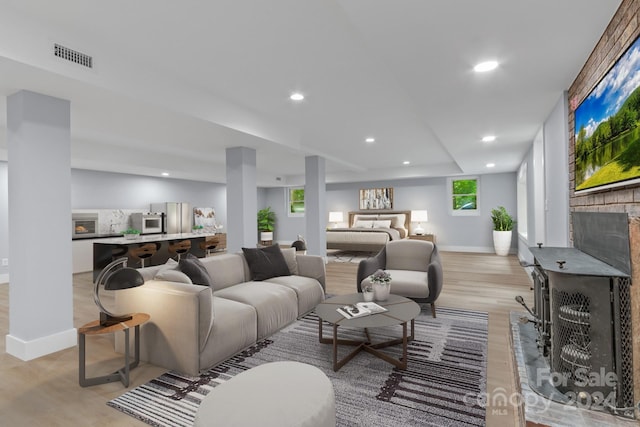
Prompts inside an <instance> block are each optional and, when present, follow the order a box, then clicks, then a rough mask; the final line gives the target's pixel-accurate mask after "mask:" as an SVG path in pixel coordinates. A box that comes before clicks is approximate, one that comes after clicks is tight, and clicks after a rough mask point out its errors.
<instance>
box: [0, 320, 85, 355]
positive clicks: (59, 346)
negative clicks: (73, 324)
mask: <svg viewBox="0 0 640 427" xmlns="http://www.w3.org/2000/svg"><path fill="white" fill-rule="evenodd" d="M5 343H6V350H7V353H8V354H10V355H12V356H15V357H17V358H18V359H20V360H24V361H27V360H33V359H36V358H38V357H41V356H46V355H47V354H51V353H55V352H56V351H60V350H64V349H66V348H69V347H74V346H75V345H76V344H77V343H78V331H77V329H76V328H71V329H68V330H66V331H62V332H58V333H56V334H53V335H47V336H46V337H41V338H37V339H35V340H31V341H24V340H22V339H20V338H17V337H14V336H13V335H7V336H6V338H5Z"/></svg>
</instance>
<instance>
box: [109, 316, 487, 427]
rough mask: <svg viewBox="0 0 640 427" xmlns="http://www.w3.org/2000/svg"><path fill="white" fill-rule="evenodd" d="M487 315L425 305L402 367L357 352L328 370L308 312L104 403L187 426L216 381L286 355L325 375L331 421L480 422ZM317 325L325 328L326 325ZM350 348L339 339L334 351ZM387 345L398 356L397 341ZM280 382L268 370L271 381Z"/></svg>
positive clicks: (382, 332) (149, 419) (390, 331)
mask: <svg viewBox="0 0 640 427" xmlns="http://www.w3.org/2000/svg"><path fill="white" fill-rule="evenodd" d="M487 323H488V316H487V313H482V312H475V311H469V310H459V309H451V308H445V307H438V317H437V318H435V319H434V318H433V317H432V316H431V311H430V308H428V307H425V308H423V310H422V312H421V313H420V315H419V316H418V318H417V319H416V322H415V327H416V338H415V340H413V341H411V342H410V343H409V351H408V368H407V370H405V371H402V370H398V369H396V368H394V367H393V366H391V365H390V364H388V363H386V362H384V361H382V360H380V359H378V358H376V357H374V356H372V355H370V354H368V353H366V352H362V353H359V354H358V355H357V356H356V357H355V358H354V359H353V360H351V361H350V362H349V363H347V364H346V365H345V366H344V367H342V369H340V370H339V371H338V372H334V371H333V369H332V353H331V352H332V346H331V345H328V344H320V343H319V342H318V318H317V317H316V316H315V315H314V314H309V315H307V316H305V317H303V318H302V319H300V320H298V321H296V322H295V323H293V324H292V325H290V326H288V327H286V328H285V329H282V330H281V331H279V332H277V333H276V334H274V335H272V336H271V337H269V339H265V340H262V341H260V342H258V343H257V344H255V345H254V346H252V347H250V348H248V349H247V350H245V351H243V352H242V353H240V354H238V355H236V356H234V357H232V358H230V359H229V360H227V361H225V362H223V363H222V364H220V365H218V366H216V367H215V368H212V369H211V370H209V371H208V372H206V373H204V374H202V375H200V376H199V377H187V376H183V375H180V374H178V373H176V372H168V373H166V374H163V375H161V376H160V377H158V378H156V379H154V380H152V381H150V382H148V383H146V384H143V385H141V386H139V387H136V388H135V389H132V390H131V391H129V392H127V393H125V394H123V395H121V396H119V397H117V398H116V399H113V400H111V401H110V402H108V403H107V404H108V405H109V406H111V407H113V408H116V409H118V410H120V411H122V412H124V413H126V414H128V415H131V416H132V417H135V418H137V419H138V420H140V421H143V422H145V423H147V424H150V425H153V426H191V425H193V421H194V418H195V414H196V411H197V409H198V405H199V404H200V402H201V401H202V399H204V398H205V396H206V395H207V393H209V392H210V391H211V390H212V389H213V388H214V387H216V386H217V385H219V384H221V383H223V382H225V381H228V380H230V379H232V378H233V377H234V376H235V375H237V374H238V373H240V372H243V371H246V370H247V369H251V368H253V367H255V366H258V365H261V364H263V363H268V362H274V361H280V360H293V361H298V362H303V363H308V364H311V365H313V366H317V367H318V368H320V369H321V370H322V371H323V372H324V373H325V374H326V375H327V376H328V377H329V378H330V380H331V382H332V384H333V387H334V391H335V398H336V420H337V425H338V426H360V425H366V426H381V427H382V426H384V427H388V426H417V425H420V426H430V425H433V426H476V425H478V426H479V425H484V424H485V408H484V407H483V406H482V405H481V402H482V398H481V396H482V395H483V394H484V393H485V389H486V359H487ZM324 328H325V332H324V333H325V336H329V335H330V333H331V332H330V331H331V326H330V325H329V324H325V325H324ZM340 332H341V335H342V336H343V337H345V338H352V339H353V338H361V337H362V335H363V332H362V330H359V329H353V330H350V329H347V328H344V327H343V328H340ZM371 332H372V334H371V335H372V341H374V342H375V341H377V340H386V339H388V338H389V337H391V336H393V337H398V336H399V335H400V334H401V329H400V326H397V327H393V328H378V329H372V330H371ZM351 349H352V347H346V348H344V347H341V348H340V350H341V353H340V354H339V357H343V356H344V355H345V354H346V353H347V352H349V351H351ZM386 350H387V352H388V354H389V355H391V356H393V357H396V358H397V357H400V352H401V348H400V346H397V347H390V348H388V349H386ZM281 386H283V384H281V383H279V381H278V378H274V387H275V388H276V389H277V387H281ZM247 408H248V409H249V408H251V404H250V403H247Z"/></svg>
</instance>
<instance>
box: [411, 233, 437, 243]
mask: <svg viewBox="0 0 640 427" xmlns="http://www.w3.org/2000/svg"><path fill="white" fill-rule="evenodd" d="M409 238H410V239H412V240H425V241H427V242H432V243H436V235H435V234H420V235H418V234H409Z"/></svg>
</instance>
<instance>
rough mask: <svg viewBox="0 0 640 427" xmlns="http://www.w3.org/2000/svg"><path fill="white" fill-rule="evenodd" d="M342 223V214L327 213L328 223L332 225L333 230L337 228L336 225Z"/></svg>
mask: <svg viewBox="0 0 640 427" xmlns="http://www.w3.org/2000/svg"><path fill="white" fill-rule="evenodd" d="M342 221H344V217H343V216H342V212H329V222H332V223H333V228H338V223H339V222H342Z"/></svg>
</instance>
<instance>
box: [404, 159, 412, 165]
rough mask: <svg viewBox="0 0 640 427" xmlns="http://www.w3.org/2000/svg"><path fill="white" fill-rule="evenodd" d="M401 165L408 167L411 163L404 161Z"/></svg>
mask: <svg viewBox="0 0 640 427" xmlns="http://www.w3.org/2000/svg"><path fill="white" fill-rule="evenodd" d="M402 164H403V165H410V164H411V162H410V161H409V160H405V161H404V162H402Z"/></svg>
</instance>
